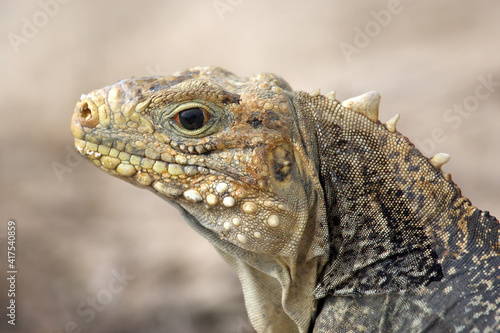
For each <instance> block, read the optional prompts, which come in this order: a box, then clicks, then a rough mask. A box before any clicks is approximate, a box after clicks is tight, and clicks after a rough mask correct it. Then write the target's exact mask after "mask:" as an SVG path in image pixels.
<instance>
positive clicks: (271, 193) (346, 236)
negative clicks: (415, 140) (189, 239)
mask: <svg viewBox="0 0 500 333" xmlns="http://www.w3.org/2000/svg"><path fill="white" fill-rule="evenodd" d="M378 98H379V97H378V94H376V93H369V94H367V95H364V96H361V97H358V98H355V99H351V100H348V101H344V102H342V103H341V102H339V101H337V100H335V99H334V94H327V95H326V96H323V95H321V94H319V92H313V93H311V94H307V93H304V92H294V91H292V89H291V88H290V86H289V85H288V84H287V83H286V82H285V81H283V80H282V79H281V78H279V77H277V76H275V75H271V74H260V75H255V76H253V77H251V78H248V79H247V78H239V77H237V76H235V75H233V74H231V73H229V72H226V71H224V70H222V69H219V68H214V67H197V68H192V69H190V70H187V71H185V72H181V73H177V74H174V75H172V76H168V77H150V78H138V79H136V78H133V79H128V80H122V81H120V82H118V83H116V84H115V85H113V86H109V87H106V88H103V89H101V90H96V91H94V92H92V93H90V94H87V95H83V96H82V97H81V100H80V102H78V104H77V106H76V109H75V112H74V115H73V119H72V125H71V128H72V133H73V135H74V136H75V144H76V147H77V149H78V150H79V151H80V152H81V153H82V154H83V155H85V156H86V157H87V158H88V159H90V160H91V161H92V162H93V163H94V164H95V165H96V166H98V167H99V168H101V169H102V170H104V171H106V172H107V173H110V174H112V175H114V176H117V177H120V178H122V179H124V180H127V181H129V182H131V183H132V184H134V185H136V186H139V187H144V188H147V189H150V190H152V191H153V192H155V193H156V194H158V195H160V196H161V197H163V198H165V199H166V200H168V201H169V202H170V203H172V204H174V205H175V206H177V207H178V208H179V209H180V210H181V211H182V212H183V214H184V216H185V218H186V221H187V222H188V223H189V224H190V225H191V226H192V227H193V228H194V229H195V230H196V231H198V232H199V233H200V234H201V235H202V236H203V237H205V238H206V239H208V240H209V241H210V242H211V243H212V244H213V245H214V246H215V247H216V248H217V250H218V251H219V252H220V253H221V255H222V256H223V257H224V258H225V259H226V260H227V262H228V263H229V264H231V265H232V266H233V267H234V268H235V270H236V272H237V274H238V276H239V278H240V280H241V283H242V286H243V291H244V296H245V303H246V306H247V310H248V314H249V317H250V320H251V322H252V325H253V326H254V327H255V329H256V330H257V331H258V332H403V331H404V332H424V331H425V332H497V331H499V330H500V306H499V304H500V283H499V282H500V273H499V269H500V233H499V227H500V225H499V222H498V220H497V219H495V218H494V217H492V216H490V215H489V214H488V212H482V211H480V210H479V209H477V208H476V207H474V206H472V204H471V203H470V202H469V200H468V199H466V198H465V197H462V195H461V193H460V189H459V188H458V187H457V186H456V185H455V184H454V183H453V182H452V181H451V177H450V175H448V174H443V173H442V172H441V170H440V166H441V165H442V164H443V163H444V162H446V160H447V157H446V155H438V156H436V157H434V158H433V159H431V160H429V159H427V158H426V157H424V156H422V155H421V153H420V152H419V151H418V150H417V149H416V148H415V147H414V146H413V145H412V144H411V143H410V142H409V141H408V139H407V138H405V137H404V136H402V135H401V134H399V133H398V132H397V131H396V130H395V125H396V122H397V118H395V119H392V120H391V121H389V122H388V123H387V124H381V123H380V122H379V121H378V120H377V113H378Z"/></svg>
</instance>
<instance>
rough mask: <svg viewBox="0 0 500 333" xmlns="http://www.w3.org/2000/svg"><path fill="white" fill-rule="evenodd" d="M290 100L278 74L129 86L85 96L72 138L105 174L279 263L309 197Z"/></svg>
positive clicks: (217, 72)
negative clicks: (173, 205) (146, 191)
mask: <svg viewBox="0 0 500 333" xmlns="http://www.w3.org/2000/svg"><path fill="white" fill-rule="evenodd" d="M289 94H290V87H289V86H288V84H287V83H286V82H284V81H283V80H281V79H280V78H279V77H276V76H274V75H265V74H264V75H256V76H253V77H251V78H250V79H248V80H243V79H240V78H238V77H236V76H234V75H232V74H230V73H228V72H226V71H223V70H221V69H216V68H195V69H192V70H189V71H186V72H183V73H179V74H177V75H174V76H171V77H164V78H148V79H128V80H123V81H120V82H118V83H117V84H115V85H113V86H110V87H106V88H104V89H101V90H97V91H94V92H91V93H90V94H87V95H82V97H81V99H80V102H78V104H77V105H76V108H75V112H74V116H73V120H72V133H73V135H74V136H75V144H76V147H77V148H78V150H79V151H80V152H81V153H82V154H84V155H85V157H87V158H88V159H90V160H91V161H92V162H93V163H94V164H96V165H97V166H99V167H100V168H101V170H103V171H105V172H107V173H110V174H112V175H115V176H118V177H120V178H123V179H125V180H127V181H129V182H131V183H133V184H135V185H137V186H140V187H148V188H150V189H152V190H154V191H155V192H156V193H157V194H159V195H160V196H162V197H164V198H165V199H167V200H169V201H172V202H175V203H177V204H178V205H180V206H181V207H182V208H183V209H184V210H185V211H186V213H187V214H189V215H192V216H193V218H194V219H196V220H197V221H198V222H199V223H200V224H201V225H202V226H203V227H204V228H206V229H208V230H210V231H212V232H214V233H216V234H217V235H218V237H220V238H221V239H225V240H227V241H228V242H230V243H232V244H235V245H237V246H238V247H241V248H242V249H245V250H249V251H252V252H254V253H262V254H270V255H279V254H284V253H287V251H289V249H288V248H287V246H288V244H289V242H290V241H295V242H299V241H300V240H299V239H296V237H297V235H298V234H301V233H300V232H299V233H297V231H299V230H297V229H303V228H304V226H303V225H302V226H301V225H299V224H298V223H297V222H299V221H300V220H301V216H300V213H299V212H303V211H306V207H305V206H306V205H307V202H308V200H307V198H308V196H309V195H310V193H307V192H308V191H307V186H304V185H305V184H304V183H303V182H304V181H305V182H307V178H308V174H307V172H306V170H307V166H306V165H303V161H302V159H303V157H304V156H301V154H302V151H300V150H301V148H300V145H299V143H298V142H297V138H296V137H294V136H296V134H297V128H295V123H294V121H293V119H294V118H295V116H294V115H293V108H292V107H291V104H290V97H289ZM304 176H305V178H306V179H304ZM303 219H304V217H302V220H303Z"/></svg>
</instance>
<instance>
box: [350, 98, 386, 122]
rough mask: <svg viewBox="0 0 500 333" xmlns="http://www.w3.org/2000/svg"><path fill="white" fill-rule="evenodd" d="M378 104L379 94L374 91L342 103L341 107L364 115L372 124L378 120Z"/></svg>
mask: <svg viewBox="0 0 500 333" xmlns="http://www.w3.org/2000/svg"><path fill="white" fill-rule="evenodd" d="M379 104H380V94H379V93H378V92H376V91H370V92H367V93H366V94H363V95H359V96H356V97H353V98H349V99H347V100H345V101H343V102H342V106H345V107H346V108H349V109H352V110H354V111H356V112H359V113H362V114H364V115H365V116H366V117H368V119H370V120H371V121H373V122H376V121H377V120H378V107H379Z"/></svg>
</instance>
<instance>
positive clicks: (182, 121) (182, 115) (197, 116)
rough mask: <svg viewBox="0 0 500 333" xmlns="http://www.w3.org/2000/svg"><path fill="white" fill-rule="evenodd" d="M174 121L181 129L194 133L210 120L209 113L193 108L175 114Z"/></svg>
mask: <svg viewBox="0 0 500 333" xmlns="http://www.w3.org/2000/svg"><path fill="white" fill-rule="evenodd" d="M174 120H175V122H176V123H177V124H179V126H181V127H182V128H184V129H186V130H188V131H194V130H197V129H200V128H202V127H203V125H205V124H206V123H207V122H208V121H209V120H210V113H208V112H207V111H206V110H204V109H202V108H198V107H194V108H190V109H185V110H183V111H181V112H179V113H177V114H176V115H175V117H174Z"/></svg>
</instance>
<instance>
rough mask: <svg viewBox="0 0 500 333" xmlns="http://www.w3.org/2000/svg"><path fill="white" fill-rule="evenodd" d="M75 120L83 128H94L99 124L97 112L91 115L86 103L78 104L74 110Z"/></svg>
mask: <svg viewBox="0 0 500 333" xmlns="http://www.w3.org/2000/svg"><path fill="white" fill-rule="evenodd" d="M75 113H76V119H77V120H78V122H79V123H80V124H82V125H83V126H85V127H95V126H96V125H97V124H98V123H99V119H98V117H97V112H95V113H94V114H93V113H92V107H91V106H90V105H89V104H88V103H87V102H80V103H78V104H77V105H76V108H75Z"/></svg>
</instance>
